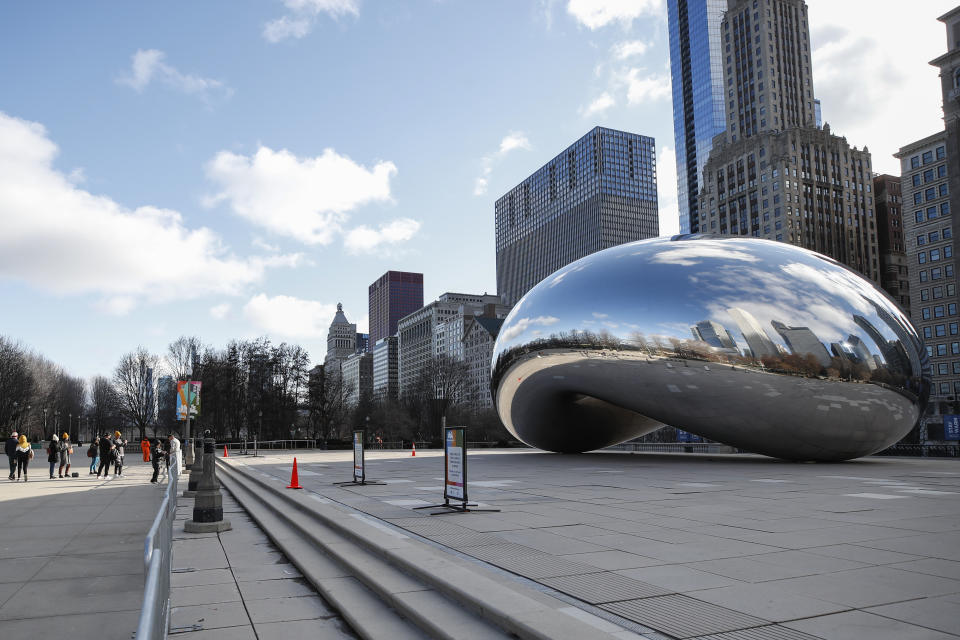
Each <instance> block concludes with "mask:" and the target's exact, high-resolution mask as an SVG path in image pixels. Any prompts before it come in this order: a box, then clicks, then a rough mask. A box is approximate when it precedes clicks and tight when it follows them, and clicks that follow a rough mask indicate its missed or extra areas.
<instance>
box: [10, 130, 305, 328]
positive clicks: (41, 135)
mask: <svg viewBox="0 0 960 640" xmlns="http://www.w3.org/2000/svg"><path fill="white" fill-rule="evenodd" d="M57 153H58V149H57V146H56V145H55V144H54V143H53V142H52V141H51V140H50V139H49V138H48V136H47V132H46V130H45V129H44V127H43V126H42V125H40V124H39V123H35V122H28V121H25V120H20V119H18V118H13V117H10V116H8V115H6V114H4V113H3V112H0V219H2V229H3V231H2V233H0V279H6V280H12V281H19V282H24V283H27V284H29V285H31V286H35V287H38V288H41V289H44V290H47V291H51V292H55V293H60V294H66V295H81V294H93V295H94V296H101V297H102V298H101V299H100V301H99V302H98V301H97V300H96V299H94V300H93V304H95V305H96V306H98V307H99V308H101V309H102V310H104V311H106V312H108V313H114V314H123V313H128V312H129V311H130V310H131V309H132V308H133V306H134V304H137V303H140V302H143V301H145V300H149V301H151V302H166V301H170V300H182V299H190V298H200V297H204V296H207V295H211V294H229V295H234V294H237V293H240V292H241V291H242V290H243V289H244V288H245V287H246V286H247V285H249V284H251V283H254V282H257V281H259V280H260V279H261V278H262V276H263V274H264V272H265V271H266V269H267V268H270V267H277V266H295V265H296V264H297V263H298V262H299V260H300V255H298V254H294V255H277V256H271V257H268V258H263V257H247V258H241V257H237V256H235V255H234V254H232V253H231V252H230V251H229V250H228V249H227V247H226V246H224V244H223V242H222V240H221V239H220V237H219V236H218V235H217V234H215V233H214V232H213V231H211V230H210V229H207V228H202V227H201V228H197V229H190V228H187V227H186V226H185V225H184V223H183V218H182V216H181V215H180V214H179V213H177V212H176V211H171V210H169V209H160V208H157V207H153V206H149V205H148V206H141V207H138V208H136V209H128V208H126V207H124V206H123V205H121V204H119V203H118V202H116V201H114V200H112V199H111V198H110V197H108V196H105V195H95V194H92V193H90V192H88V191H85V190H83V189H79V188H77V186H76V185H74V184H72V183H71V182H70V180H69V179H68V177H67V176H65V175H64V174H63V173H62V172H60V171H58V170H56V169H55V168H54V167H53V161H54V158H55V157H56V155H57Z"/></svg>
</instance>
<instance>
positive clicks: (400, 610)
mask: <svg viewBox="0 0 960 640" xmlns="http://www.w3.org/2000/svg"><path fill="white" fill-rule="evenodd" d="M218 476H219V477H220V479H221V481H222V482H223V484H224V486H225V487H226V488H227V489H228V490H229V491H230V492H231V493H232V494H233V495H234V497H235V498H236V500H237V502H239V503H240V504H241V505H243V507H244V508H245V509H247V511H248V512H249V513H250V515H251V517H253V518H254V519H255V520H257V522H258V523H259V524H260V526H261V528H262V529H263V530H264V531H265V532H267V535H268V536H270V537H271V539H273V540H274V543H275V544H277V546H279V547H280V548H281V549H282V550H283V551H284V553H285V554H286V555H287V557H288V558H290V560H291V562H293V563H294V564H295V565H297V568H299V569H300V571H301V572H302V573H303V574H304V577H306V578H307V580H309V581H310V583H311V584H313V585H314V587H315V588H316V589H317V590H318V591H319V592H320V593H321V594H322V595H323V596H324V597H325V598H326V599H327V601H328V602H329V603H330V604H331V606H333V607H334V608H335V609H337V611H338V612H339V613H340V615H342V616H343V618H344V619H345V620H346V621H347V622H348V623H349V624H350V626H351V627H352V628H353V629H354V630H355V631H356V632H357V633H358V634H359V635H361V636H362V637H364V638H377V639H380V638H387V637H389V638H391V640H394V639H398V640H406V639H407V638H409V639H410V640H414V639H418V638H424V637H429V638H437V639H438V640H455V639H456V638H466V637H469V638H477V639H478V640H488V639H489V640H504V639H505V638H510V637H513V636H512V635H510V634H507V633H505V632H503V631H502V630H500V629H498V628H497V627H495V626H493V625H491V624H490V623H489V622H487V621H485V620H483V619H482V618H478V617H477V616H475V615H474V614H472V613H471V612H469V611H467V610H464V609H463V608H461V607H459V606H458V605H457V603H455V602H452V601H450V600H449V599H447V598H445V597H444V596H442V595H441V594H439V593H437V592H436V591H435V590H433V589H431V588H430V587H429V586H427V585H425V584H423V583H422V582H420V581H418V580H416V579H415V578H413V577H411V576H409V575H407V574H406V573H404V572H402V571H400V570H399V569H397V568H396V567H394V566H392V565H391V564H389V563H388V562H386V561H385V560H384V559H383V558H381V557H379V556H376V555H374V554H371V553H370V552H369V551H368V550H367V549H365V548H363V547H360V546H358V545H357V544H356V543H355V542H354V541H352V540H350V539H349V538H347V537H345V536H343V535H342V534H341V533H339V532H338V531H336V530H334V529H333V528H331V527H329V526H327V525H326V524H325V523H324V522H323V521H322V520H320V519H319V518H317V517H316V515H315V514H312V513H311V512H310V511H307V510H303V509H299V508H290V507H291V505H288V504H286V503H285V502H284V501H283V500H278V499H277V497H276V496H274V495H269V496H268V495H264V494H263V493H262V488H261V487H258V486H257V483H256V481H255V480H254V479H253V478H250V477H249V476H246V475H244V474H239V473H236V472H231V471H227V472H226V473H222V472H221V473H219V474H218ZM281 495H282V494H281Z"/></svg>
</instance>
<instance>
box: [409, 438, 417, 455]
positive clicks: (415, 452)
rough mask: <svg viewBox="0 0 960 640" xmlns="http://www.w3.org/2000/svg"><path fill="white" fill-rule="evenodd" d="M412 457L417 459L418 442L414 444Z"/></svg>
mask: <svg viewBox="0 0 960 640" xmlns="http://www.w3.org/2000/svg"><path fill="white" fill-rule="evenodd" d="M410 457H411V458H416V457H417V443H416V442H414V443H413V453H411V454H410Z"/></svg>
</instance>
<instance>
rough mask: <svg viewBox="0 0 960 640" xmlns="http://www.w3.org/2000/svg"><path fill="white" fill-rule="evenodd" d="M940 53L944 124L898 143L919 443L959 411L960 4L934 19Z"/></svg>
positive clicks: (940, 430)
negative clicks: (919, 355)
mask: <svg viewBox="0 0 960 640" xmlns="http://www.w3.org/2000/svg"><path fill="white" fill-rule="evenodd" d="M939 20H940V21H941V22H943V23H944V24H945V25H946V27H947V52H946V53H945V54H943V55H942V56H940V57H938V58H936V59H935V60H932V61H931V62H930V64H932V65H933V66H935V67H939V69H940V83H941V91H942V95H943V121H944V128H943V129H942V130H940V131H937V132H936V133H934V134H933V135H930V136H927V137H926V138H923V139H921V140H917V141H916V142H912V143H910V144H907V145H904V146H903V147H902V148H901V149H900V151H899V152H898V153H897V154H896V157H897V158H899V159H900V170H901V176H900V189H901V192H902V197H903V226H904V236H905V237H906V238H905V239H906V242H905V250H906V254H907V271H908V273H909V276H910V316H911V318H912V320H913V324H914V325H915V326H916V327H917V329H918V330H919V331H920V332H921V335H922V337H923V340H924V342H925V343H926V348H927V355H928V356H929V358H930V364H931V371H930V373H931V375H932V384H931V387H930V404H929V405H928V413H929V414H930V415H929V417H928V419H927V420H926V421H922V422H921V427H922V429H921V433H920V434H918V438H919V440H920V441H921V442H922V441H926V440H940V439H942V437H943V423H942V419H941V417H940V416H941V415H942V414H945V413H947V414H956V413H960V308H958V307H960V296H958V295H957V276H956V269H957V260H956V256H955V252H954V249H955V248H956V245H955V242H956V240H955V238H956V237H957V233H958V232H960V228H958V222H957V218H956V216H955V215H954V212H956V211H960V200H958V194H960V7H958V8H956V9H954V10H952V11H950V12H948V13H946V14H944V15H942V16H940V18H939Z"/></svg>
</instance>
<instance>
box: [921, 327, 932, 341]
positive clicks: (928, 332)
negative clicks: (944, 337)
mask: <svg viewBox="0 0 960 640" xmlns="http://www.w3.org/2000/svg"><path fill="white" fill-rule="evenodd" d="M923 337H924V338H925V339H926V340H930V339H931V338H933V331H931V330H930V327H924V328H923Z"/></svg>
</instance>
